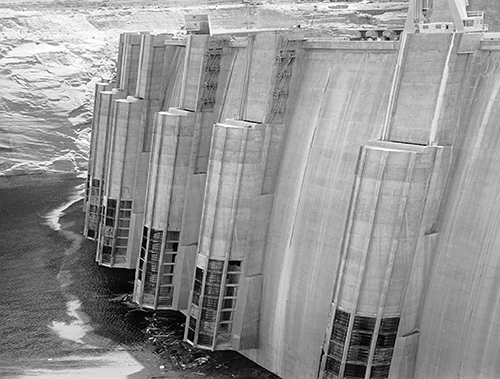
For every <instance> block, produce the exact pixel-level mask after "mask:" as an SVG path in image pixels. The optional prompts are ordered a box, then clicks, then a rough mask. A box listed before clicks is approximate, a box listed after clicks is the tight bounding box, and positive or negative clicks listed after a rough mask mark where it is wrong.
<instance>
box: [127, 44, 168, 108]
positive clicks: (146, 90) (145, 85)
mask: <svg viewBox="0 0 500 379" xmlns="http://www.w3.org/2000/svg"><path fill="white" fill-rule="evenodd" d="M169 36H171V35H170V34H156V35H151V34H143V35H142V40H141V52H140V60H139V67H138V77H137V88H136V90H135V96H136V97H138V98H141V99H147V100H158V99H160V97H161V95H162V94H161V91H160V90H161V81H162V74H163V65H164V61H165V58H166V56H165V50H166V45H165V39H167V38H168V37H169Z"/></svg>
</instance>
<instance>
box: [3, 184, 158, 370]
mask: <svg viewBox="0 0 500 379" xmlns="http://www.w3.org/2000/svg"><path fill="white" fill-rule="evenodd" d="M81 190H82V179H80V178H78V177H76V176H75V175H38V176H17V177H1V178H0V377H2V378H10V377H12V378H25V377H29V378H31V377H36V378H56V377H57V378H78V377H82V378H125V377H127V376H129V375H132V376H129V377H134V378H141V377H150V376H151V374H152V373H151V372H150V370H149V369H146V368H145V367H144V364H143V363H140V362H139V361H138V360H137V359H138V357H139V359H140V360H142V361H145V360H146V361H147V360H150V361H151V360H154V359H153V358H152V357H151V354H150V353H148V352H147V351H145V350H144V346H145V341H144V337H143V334H142V332H141V331H140V330H139V329H138V327H137V325H136V324H134V323H133V322H132V321H131V320H130V318H129V317H127V313H128V312H129V310H130V309H129V308H128V307H127V306H126V305H124V304H123V303H122V302H120V301H117V300H113V299H117V298H118V299H119V298H120V295H122V294H124V293H128V292H130V291H131V288H132V287H131V286H132V280H133V272H131V271H129V270H115V269H114V270H110V269H106V268H103V267H99V266H97V265H96V264H95V262H94V252H95V244H94V243H93V242H92V241H88V240H85V239H83V238H82V236H81V234H80V231H81V228H82V220H83V213H82V212H81V201H78V200H79V198H80V197H81ZM64 213H66V215H64ZM61 216H62V217H61Z"/></svg>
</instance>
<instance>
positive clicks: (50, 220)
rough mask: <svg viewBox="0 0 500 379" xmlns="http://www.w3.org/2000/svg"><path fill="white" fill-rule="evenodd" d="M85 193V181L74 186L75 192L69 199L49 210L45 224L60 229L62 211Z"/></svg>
mask: <svg viewBox="0 0 500 379" xmlns="http://www.w3.org/2000/svg"><path fill="white" fill-rule="evenodd" d="M84 193H85V183H82V184H80V185H79V186H77V187H76V188H75V194H74V195H73V196H71V197H70V198H69V200H68V201H67V202H66V203H64V204H62V205H61V206H60V207H57V208H56V209H54V210H52V211H50V212H49V213H48V214H47V215H46V216H45V219H46V222H45V224H46V225H48V226H50V227H51V228H52V229H53V230H56V231H57V230H60V229H61V224H60V223H59V220H60V219H61V217H62V216H63V215H64V211H65V210H66V209H68V208H69V207H70V206H72V205H73V204H74V203H76V202H77V201H80V200H81V199H83V195H84Z"/></svg>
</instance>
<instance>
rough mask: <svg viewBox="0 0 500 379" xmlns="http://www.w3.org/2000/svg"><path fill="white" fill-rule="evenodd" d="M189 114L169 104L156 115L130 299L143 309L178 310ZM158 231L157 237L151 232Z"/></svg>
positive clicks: (191, 115) (190, 133) (191, 120)
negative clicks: (136, 264) (143, 213)
mask: <svg viewBox="0 0 500 379" xmlns="http://www.w3.org/2000/svg"><path fill="white" fill-rule="evenodd" d="M194 123H195V115H194V113H193V112H189V111H184V110H180V109H174V108H172V109H170V110H169V111H168V112H159V113H157V114H156V121H155V134H154V139H153V141H154V143H153V150H152V159H151V163H150V165H149V171H150V175H149V179H148V185H147V191H146V205H145V216H144V227H143V236H142V238H143V245H142V246H141V249H140V251H141V253H140V257H139V261H138V270H137V278H136V284H135V291H134V300H135V301H137V302H138V303H139V304H140V305H142V306H144V307H146V308H153V309H172V308H173V309H182V308H185V306H186V304H181V305H179V304H178V303H176V302H175V301H174V300H175V299H177V298H179V296H176V293H177V292H178V291H182V290H183V289H182V288H181V286H180V285H179V284H180V283H179V282H180V275H179V265H180V264H182V260H181V259H180V258H181V257H180V255H179V254H178V253H179V250H180V248H181V246H180V245H181V240H180V232H181V223H182V212H183V209H184V200H185V191H186V186H187V182H188V176H189V163H190V156H191V145H192V140H193V129H194ZM158 235H161V238H156V236H158Z"/></svg>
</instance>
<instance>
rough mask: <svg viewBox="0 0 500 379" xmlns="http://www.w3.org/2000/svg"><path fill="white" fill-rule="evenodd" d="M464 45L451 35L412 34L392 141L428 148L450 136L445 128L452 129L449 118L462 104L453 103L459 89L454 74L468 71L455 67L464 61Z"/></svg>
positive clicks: (402, 72)
mask: <svg viewBox="0 0 500 379" xmlns="http://www.w3.org/2000/svg"><path fill="white" fill-rule="evenodd" d="M460 42H461V41H460V37H458V36H456V35H454V34H451V33H438V34H408V37H407V39H406V46H403V47H402V48H404V49H405V51H406V54H405V57H404V60H403V62H402V67H401V74H400V79H399V80H400V81H399V83H396V86H397V91H396V92H395V93H394V94H395V96H397V97H396V98H395V100H394V101H395V108H394V116H393V118H392V121H391V124H390V129H389V133H388V136H387V139H388V140H390V141H394V142H407V143H414V144H422V145H425V144H428V143H431V142H432V143H439V142H440V139H443V137H440V136H444V135H446V136H448V135H449V134H450V132H447V133H445V132H444V131H442V130H441V129H443V128H445V129H446V128H449V127H450V125H448V124H447V123H446V119H447V117H448V116H447V115H455V114H456V113H457V111H458V109H457V107H458V106H459V105H458V103H450V101H449V99H450V98H456V97H457V95H458V90H459V87H456V88H455V87H453V86H451V85H450V83H451V82H452V81H453V80H454V76H453V74H454V71H456V70H462V71H463V70H464V69H465V66H463V65H455V64H454V61H455V60H456V59H460V58H458V57H457V51H458V50H459V47H460ZM457 75H459V76H460V73H457ZM450 91H451V92H453V93H450ZM452 124H453V123H452ZM451 126H454V125H451ZM451 134H452V135H453V132H451ZM446 138H448V137H446ZM448 139H449V138H448ZM443 143H451V141H449V140H448V141H443Z"/></svg>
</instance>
